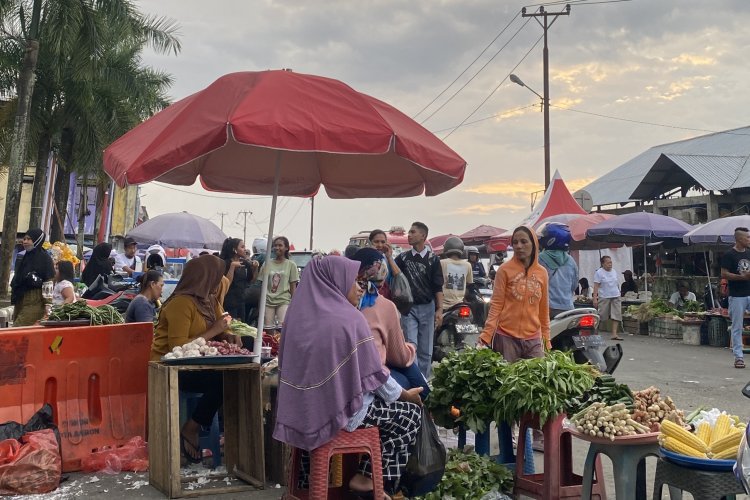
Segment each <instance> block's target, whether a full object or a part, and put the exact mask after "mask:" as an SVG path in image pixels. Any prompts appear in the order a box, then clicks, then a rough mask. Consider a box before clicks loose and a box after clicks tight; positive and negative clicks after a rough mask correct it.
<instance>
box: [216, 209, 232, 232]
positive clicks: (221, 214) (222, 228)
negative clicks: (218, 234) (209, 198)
mask: <svg viewBox="0 0 750 500" xmlns="http://www.w3.org/2000/svg"><path fill="white" fill-rule="evenodd" d="M216 215H218V216H219V217H221V230H222V232H223V231H224V216H225V215H229V214H228V213H226V212H217V214H216Z"/></svg>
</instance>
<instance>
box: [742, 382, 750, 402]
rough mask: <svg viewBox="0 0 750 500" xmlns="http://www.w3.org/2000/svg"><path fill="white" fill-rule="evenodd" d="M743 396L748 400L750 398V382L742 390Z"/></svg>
mask: <svg viewBox="0 0 750 500" xmlns="http://www.w3.org/2000/svg"><path fill="white" fill-rule="evenodd" d="M742 395H743V396H745V397H746V398H750V382H748V383H747V384H745V387H743V388H742Z"/></svg>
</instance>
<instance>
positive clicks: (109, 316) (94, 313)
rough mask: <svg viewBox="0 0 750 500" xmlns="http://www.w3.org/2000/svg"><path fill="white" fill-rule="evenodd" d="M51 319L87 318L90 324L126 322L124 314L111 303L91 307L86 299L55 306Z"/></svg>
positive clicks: (70, 319) (50, 315)
mask: <svg viewBox="0 0 750 500" xmlns="http://www.w3.org/2000/svg"><path fill="white" fill-rule="evenodd" d="M47 319H49V320H50V321H73V320H77V319H87V320H89V324H90V325H117V324H120V323H125V319H124V318H123V317H122V315H121V314H120V313H119V312H118V311H117V309H115V308H114V307H112V306H110V305H109V304H104V305H102V306H97V307H91V306H90V305H88V304H87V303H86V301H85V300H79V301H77V302H71V303H70V304H61V305H59V306H54V307H53V308H52V311H51V312H50V313H49V317H48V318H47Z"/></svg>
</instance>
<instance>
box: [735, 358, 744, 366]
mask: <svg viewBox="0 0 750 500" xmlns="http://www.w3.org/2000/svg"><path fill="white" fill-rule="evenodd" d="M734 367H735V368H745V360H744V359H742V358H737V359H735V360H734Z"/></svg>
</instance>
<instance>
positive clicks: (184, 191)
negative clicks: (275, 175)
mask: <svg viewBox="0 0 750 500" xmlns="http://www.w3.org/2000/svg"><path fill="white" fill-rule="evenodd" d="M152 182H153V183H154V184H156V185H157V186H159V187H163V188H165V189H171V190H172V191H178V192H180V193H185V194H192V195H195V196H201V197H203V198H217V199H220V200H240V201H241V200H267V199H268V198H271V197H270V196H242V195H239V197H237V198H235V197H233V196H218V195H212V194H205V193H194V192H192V191H188V190H186V189H178V188H176V187H174V186H170V185H169V184H164V183H163V182H158V181H152Z"/></svg>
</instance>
